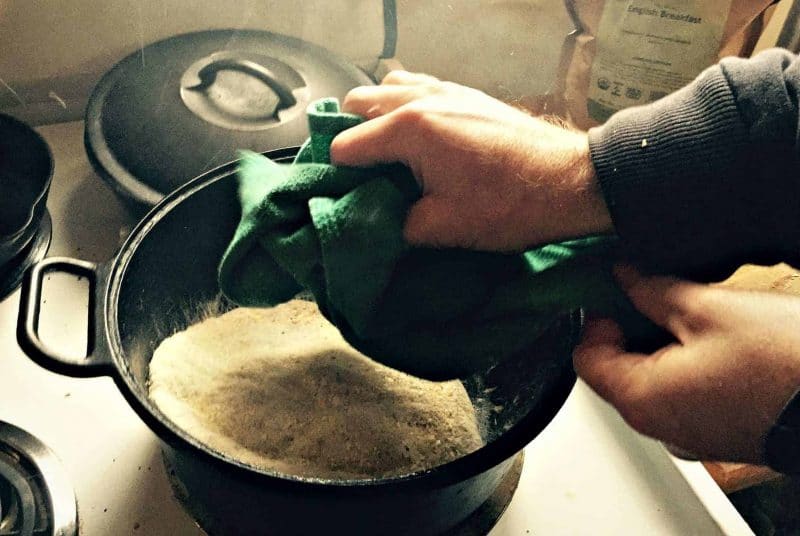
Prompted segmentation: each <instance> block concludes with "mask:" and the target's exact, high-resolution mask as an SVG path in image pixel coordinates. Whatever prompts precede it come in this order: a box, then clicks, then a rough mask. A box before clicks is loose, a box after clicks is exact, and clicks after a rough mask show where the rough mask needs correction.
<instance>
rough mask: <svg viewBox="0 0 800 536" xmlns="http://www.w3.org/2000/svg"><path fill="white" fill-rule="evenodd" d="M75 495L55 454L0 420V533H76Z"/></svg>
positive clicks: (9, 535) (56, 535)
mask: <svg viewBox="0 0 800 536" xmlns="http://www.w3.org/2000/svg"><path fill="white" fill-rule="evenodd" d="M77 523H78V520H77V507H76V504H75V494H74V492H73V491H72V489H71V488H70V487H69V486H68V485H67V480H66V477H65V474H64V473H63V470H62V469H61V467H60V464H59V462H58V460H57V459H56V458H55V455H54V454H53V453H52V451H50V449H48V448H47V447H46V446H45V445H44V444H43V443H42V442H41V441H39V440H38V439H36V438H35V437H33V436H31V435H30V434H28V433H27V432H24V431H23V430H21V429H19V428H17V427H15V426H12V425H10V424H7V423H4V422H2V421H0V536H76V535H77Z"/></svg>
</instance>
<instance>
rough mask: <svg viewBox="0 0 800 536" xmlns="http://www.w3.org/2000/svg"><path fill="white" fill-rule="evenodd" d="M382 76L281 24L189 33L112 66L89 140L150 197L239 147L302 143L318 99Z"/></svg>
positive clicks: (108, 174)
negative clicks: (271, 28)
mask: <svg viewBox="0 0 800 536" xmlns="http://www.w3.org/2000/svg"><path fill="white" fill-rule="evenodd" d="M373 83H374V82H373V81H372V79H371V78H369V77H368V76H367V75H366V74H365V73H364V72H363V71H361V70H360V69H358V68H357V67H356V66H355V65H353V64H351V63H349V62H348V61H346V60H345V59H343V58H340V57H339V56H337V55H335V54H333V53H332V52H330V51H328V50H326V49H324V48H321V47H319V46H316V45H313V44H311V43H308V42H306V41H302V40H300V39H296V38H293V37H289V36H285V35H281V34H276V33H271V32H266V31H257V30H212V31H204V32H197V33H190V34H184V35H179V36H175V37H171V38H168V39H165V40H163V41H159V42H156V43H153V44H151V45H148V46H146V47H144V48H143V49H141V50H139V51H137V52H135V53H133V54H131V55H130V56H128V57H127V58H125V59H124V60H122V61H121V62H120V63H118V64H117V65H116V66H114V67H113V68H112V69H111V70H110V71H109V72H108V73H106V75H105V76H104V77H103V78H102V79H101V80H100V82H99V83H98V85H97V87H96V88H95V90H94V92H93V93H92V96H91V98H90V99H89V104H88V107H87V110H86V131H85V136H84V141H85V144H86V150H87V153H88V155H89V159H90V160H91V161H92V164H93V165H94V167H95V169H96V171H97V172H98V173H99V174H100V175H101V176H102V177H103V178H104V179H105V180H106V181H107V182H108V183H109V184H111V186H112V187H113V188H114V189H115V190H116V191H117V192H118V193H119V194H121V195H122V196H123V197H125V198H127V199H128V200H131V201H133V202H134V204H135V205H139V206H142V207H150V206H153V205H155V204H156V203H158V201H160V200H161V198H162V197H163V196H164V195H166V194H167V193H169V192H171V191H172V190H174V189H176V188H178V187H179V186H181V185H183V184H184V183H186V182H188V181H189V180H190V179H192V178H194V177H196V176H198V175H200V174H202V173H203V172H204V171H207V170H209V169H212V168H215V167H217V166H220V165H222V164H225V163H227V162H230V161H232V160H235V159H236V158H237V155H236V152H237V150H239V149H250V150H253V151H257V152H264V151H269V150H273V149H279V148H283V147H289V146H296V145H300V144H301V143H302V142H303V141H304V140H305V139H306V137H307V136H308V125H307V122H306V115H305V109H306V106H307V105H308V103H309V102H311V101H313V100H315V99H318V98H322V97H337V98H339V99H343V98H344V96H345V95H346V94H347V92H348V91H349V90H350V89H351V88H353V87H356V86H360V85H370V84H373Z"/></svg>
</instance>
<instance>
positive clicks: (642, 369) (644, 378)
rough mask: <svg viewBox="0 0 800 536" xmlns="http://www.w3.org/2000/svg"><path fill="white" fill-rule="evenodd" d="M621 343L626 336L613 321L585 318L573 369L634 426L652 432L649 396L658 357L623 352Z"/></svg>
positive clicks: (654, 430) (650, 433)
mask: <svg viewBox="0 0 800 536" xmlns="http://www.w3.org/2000/svg"><path fill="white" fill-rule="evenodd" d="M624 346H625V339H624V337H623V334H622V330H621V328H620V327H619V325H618V324H617V323H616V322H614V321H613V320H610V319H592V320H587V322H586V325H585V326H584V330H583V335H582V339H581V341H580V343H579V344H578V345H577V346H576V347H575V350H574V352H573V362H574V366H575V371H576V372H577V373H578V375H579V376H580V377H581V378H582V379H583V380H584V381H585V382H586V383H587V384H588V385H589V387H591V388H592V390H593V391H594V392H595V393H597V394H598V395H599V396H600V397H601V398H603V399H604V400H606V401H607V402H608V403H609V404H611V405H612V406H614V408H616V410H617V411H618V412H619V413H620V415H621V416H622V418H623V419H625V421H626V422H627V423H628V424H629V425H630V426H631V427H632V428H633V429H635V430H637V431H638V432H640V433H644V434H648V435H653V433H654V432H657V430H656V429H655V428H654V427H655V426H656V423H657V422H658V419H657V418H655V416H654V414H653V410H654V408H653V405H652V404H651V403H650V401H649V398H650V397H651V395H652V392H651V391H652V390H653V387H654V386H653V384H654V381H655V380H657V374H656V371H655V370H654V367H655V366H656V365H657V363H658V359H656V358H654V357H655V356H650V355H646V354H639V353H632V352H626V351H625V349H624Z"/></svg>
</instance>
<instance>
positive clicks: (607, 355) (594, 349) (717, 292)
mask: <svg viewBox="0 0 800 536" xmlns="http://www.w3.org/2000/svg"><path fill="white" fill-rule="evenodd" d="M617 276H618V279H619V281H620V283H621V284H622V286H623V288H625V290H626V292H627V293H628V295H629V296H630V298H631V300H632V301H633V303H634V305H635V306H636V307H637V308H638V309H639V310H640V311H641V312H642V313H644V314H645V315H646V316H648V317H649V318H650V319H652V320H653V321H654V322H656V323H657V324H658V325H660V326H662V327H664V328H665V329H667V330H669V331H670V332H671V333H672V334H673V335H674V336H675V338H676V339H677V341H678V342H677V343H675V344H672V345H670V346H667V347H665V348H662V349H661V350H659V351H657V352H655V353H654V354H651V355H645V354H634V353H627V352H625V351H624V349H623V347H624V340H623V334H622V333H621V331H620V329H619V326H617V324H616V323H614V322H613V321H611V320H607V319H593V320H590V321H589V322H588V323H587V325H586V329H585V332H584V335H583V340H582V342H581V343H580V344H579V346H578V347H577V348H576V350H575V354H574V359H575V368H576V370H577V371H578V374H579V375H580V376H581V377H582V378H583V379H584V380H585V381H586V382H587V383H588V384H589V385H590V386H591V387H592V388H593V389H594V390H595V392H597V393H598V394H599V395H600V396H601V397H603V398H604V399H606V400H607V401H608V402H610V403H611V404H612V405H613V406H615V407H616V408H617V410H619V412H620V414H621V415H622V416H623V418H624V419H625V420H626V421H627V422H628V423H629V424H630V425H631V426H632V427H633V428H634V429H636V430H638V431H639V432H641V433H643V434H646V435H649V436H652V437H655V438H656V439H659V440H662V441H664V442H665V443H666V444H668V445H671V446H673V447H677V449H678V450H682V451H684V452H686V453H691V454H693V455H694V456H698V457H700V458H703V459H716V460H728V461H741V462H750V463H763V461H764V453H763V439H764V436H765V434H766V432H767V431H768V430H769V428H770V427H771V425H772V424H773V423H774V422H775V421H776V420H777V417H778V415H779V414H780V411H781V409H782V408H783V406H784V405H785V404H786V402H788V400H789V399H790V398H791V396H792V394H793V393H794V392H795V391H796V390H797V389H798V388H800V329H798V326H800V298H797V297H795V296H789V295H785V294H776V293H766V292H755V291H742V290H732V289H726V288H723V287H718V286H709V285H700V284H695V283H689V282H686V281H680V280H677V279H672V278H666V277H642V276H641V275H639V274H638V273H636V272H635V271H633V270H631V269H629V268H624V269H621V270H619V271H618V273H617Z"/></svg>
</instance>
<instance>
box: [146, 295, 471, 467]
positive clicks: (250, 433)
mask: <svg viewBox="0 0 800 536" xmlns="http://www.w3.org/2000/svg"><path fill="white" fill-rule="evenodd" d="M150 397H151V399H152V400H153V401H154V402H155V404H156V405H157V406H158V407H159V408H160V409H161V411H162V412H163V413H164V414H165V415H166V416H167V417H168V418H169V419H171V420H172V421H173V422H174V423H175V424H177V425H178V426H180V427H181V428H183V429H184V430H186V431H187V432H188V433H189V434H191V435H192V436H194V437H195V438H197V439H198V440H200V441H201V442H203V443H205V444H206V445H208V446H209V447H211V448H212V449H214V450H216V451H218V452H221V453H224V454H225V455H227V456H229V457H230V458H233V459H236V460H239V461H242V462H245V463H248V464H250V465H253V466H256V467H259V468H263V469H268V470H274V471H278V472H280V473H285V474H292V475H298V476H305V477H319V478H348V479H358V478H370V477H387V476H393V475H401V474H407V473H410V472H414V471H417V470H421V469H426V468H430V467H433V466H436V465H439V464H442V463H445V462H447V461H450V460H453V459H455V458H458V457H461V456H463V455H465V454H467V453H469V452H472V451H473V450H476V449H478V448H479V447H481V446H482V444H483V442H482V440H481V436H480V433H479V431H478V423H477V419H476V414H475V410H474V408H473V406H472V404H471V402H470V400H469V397H468V396H467V393H466V391H465V390H464V387H463V386H462V384H461V383H460V382H458V381H451V382H430V381H426V380H421V379H419V378H415V377H413V376H409V375H407V374H404V373H401V372H398V371H396V370H393V369H391V368H388V367H385V366H383V365H380V364H378V363H376V362H374V361H372V360H370V359H367V358H366V357H364V356H363V355H362V354H359V353H358V352H357V351H356V350H354V349H352V348H351V347H350V346H349V345H348V344H347V343H346V342H345V341H344V339H342V337H341V335H340V334H339V332H338V331H337V330H336V328H335V327H333V326H332V325H331V324H330V323H328V321H327V320H325V318H323V316H322V315H321V314H320V312H319V310H318V309H317V306H316V305H315V304H313V303H311V302H307V301H302V300H293V301H290V302H287V303H284V304H281V305H278V306H276V307H272V308H269V309H248V308H240V309H234V310H233V311H230V312H228V313H225V314H224V315H222V316H219V317H216V318H209V319H207V320H205V321H203V322H201V323H198V324H195V325H193V326H190V327H189V328H188V329H186V330H185V331H182V332H179V333H176V334H174V335H172V336H171V337H169V338H167V339H165V340H164V341H163V342H162V343H161V345H160V346H159V347H158V348H157V349H156V351H155V353H154V355H153V360H152V362H151V363H150Z"/></svg>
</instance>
